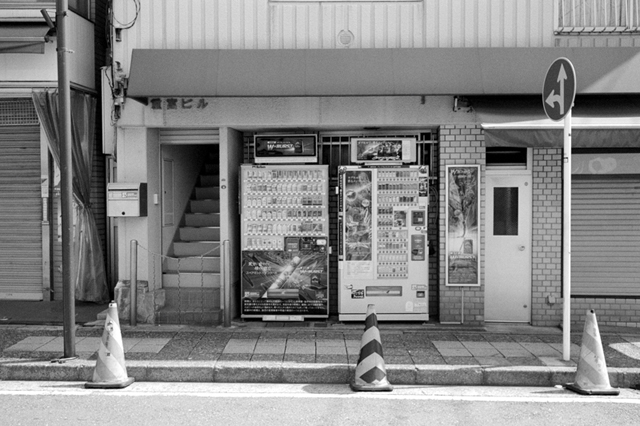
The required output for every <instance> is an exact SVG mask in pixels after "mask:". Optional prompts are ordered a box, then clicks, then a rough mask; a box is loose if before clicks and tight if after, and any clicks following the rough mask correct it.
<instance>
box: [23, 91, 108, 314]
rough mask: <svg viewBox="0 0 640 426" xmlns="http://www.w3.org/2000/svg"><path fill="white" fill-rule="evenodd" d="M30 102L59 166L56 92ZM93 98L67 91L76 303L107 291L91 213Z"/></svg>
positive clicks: (43, 93) (39, 95)
mask: <svg viewBox="0 0 640 426" xmlns="http://www.w3.org/2000/svg"><path fill="white" fill-rule="evenodd" d="M33 102H34V104H35V106H36V111H37V112H38V117H39V118H40V122H41V123H42V126H43V128H44V130H45V133H46V135H47V140H48V144H49V150H50V151H51V154H52V156H53V158H54V160H55V162H56V165H57V166H58V167H60V137H59V135H60V133H59V128H58V123H59V116H58V91H57V90H52V89H45V90H35V91H34V92H33ZM95 115H96V99H95V98H94V97H92V96H90V95H87V94H83V93H80V92H77V91H72V92H71V138H72V158H73V166H72V173H73V198H74V201H75V202H74V207H75V209H76V212H75V214H76V217H77V222H76V224H75V226H74V229H73V256H74V262H73V264H74V266H75V270H74V271H73V273H72V277H73V281H74V285H75V297H76V300H81V301H86V302H97V303H102V302H107V301H108V300H109V290H108V288H107V280H106V274H105V268H104V256H103V254H102V246H101V243H100V237H99V234H98V229H97V226H96V222H95V219H94V214H93V212H92V210H91V201H90V200H91V176H92V170H91V169H92V164H93V151H94V146H95V121H96V117H95Z"/></svg>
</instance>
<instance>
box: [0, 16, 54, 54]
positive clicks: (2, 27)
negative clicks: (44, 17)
mask: <svg viewBox="0 0 640 426" xmlns="http://www.w3.org/2000/svg"><path fill="white" fill-rule="evenodd" d="M48 32H49V27H48V26H47V25H46V24H44V22H43V23H42V24H40V23H7V22H3V23H0V53H44V44H45V43H46V42H47V41H48V36H47V33H48Z"/></svg>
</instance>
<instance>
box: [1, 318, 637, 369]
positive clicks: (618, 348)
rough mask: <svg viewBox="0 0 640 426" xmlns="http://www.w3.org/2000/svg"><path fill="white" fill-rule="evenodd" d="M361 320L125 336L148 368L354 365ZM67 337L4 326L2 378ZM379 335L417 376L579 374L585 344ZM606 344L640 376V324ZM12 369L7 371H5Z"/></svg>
mask: <svg viewBox="0 0 640 426" xmlns="http://www.w3.org/2000/svg"><path fill="white" fill-rule="evenodd" d="M254 326H255V324H254ZM361 327H362V326H361V325H353V326H351V325H350V326H344V325H340V326H333V327H332V326H328V327H325V328H314V327H286V326H283V327H280V328H277V327H265V326H262V327H260V324H257V327H253V328H252V327H251V326H238V327H233V328H230V329H224V328H213V329H212V328H189V327H171V326H166V327H160V326H138V327H128V326H126V325H125V326H123V327H122V341H123V346H124V354H125V359H126V360H127V365H130V364H132V363H136V362H138V361H139V362H140V363H143V362H145V361H147V363H146V364H144V365H145V366H147V368H149V367H148V366H149V365H153V362H165V364H166V363H171V362H177V363H180V365H182V366H188V365H189V362H192V363H194V364H193V365H196V363H205V364H197V365H211V366H213V365H216V366H217V368H220V367H221V366H224V367H225V368H230V367H234V366H235V367H240V366H242V368H245V369H247V368H248V369H251V368H258V367H260V368H279V369H286V368H290V367H299V368H302V367H303V366H306V367H309V368H313V367H314V366H315V367H316V368H320V367H321V366H323V368H324V366H327V365H332V366H343V367H345V368H347V369H350V371H352V370H353V368H355V365H357V362H358V356H359V351H360V346H361V337H362V328H361ZM62 336H63V334H62V328H61V327H36V326H17V325H16V326H9V325H3V326H0V378H2V377H3V376H2V368H3V367H4V368H9V367H10V366H11V368H13V365H14V364H16V362H17V361H18V360H20V361H21V362H32V363H37V362H49V361H50V360H52V359H55V358H59V357H61V356H62V353H63V345H64V341H63V337H62ZM101 336H102V327H100V326H95V327H82V328H79V329H78V331H77V332H76V342H75V343H76V355H77V357H78V360H81V361H82V360H84V361H86V363H85V365H86V364H87V363H88V364H89V365H90V364H91V362H93V364H95V360H96V359H97V350H98V348H99V346H100V341H101ZM380 336H381V341H382V346H383V354H384V360H385V364H386V366H387V368H389V369H390V370H393V371H400V370H402V371H405V370H406V371H413V372H414V373H413V374H414V375H415V374H416V373H415V371H421V370H424V369H428V368H431V369H438V368H439V369H441V370H442V369H446V368H455V369H462V368H469V367H476V368H477V369H479V370H477V371H481V372H482V373H483V374H484V375H486V374H487V371H490V369H499V368H504V369H506V370H505V371H515V370H518V369H519V370H520V371H525V372H526V371H528V370H527V369H532V368H538V369H539V370H540V371H541V372H546V373H545V374H549V371H555V370H553V369H559V370H557V371H562V372H564V373H570V372H574V373H575V368H576V365H577V362H578V361H579V358H580V349H581V347H580V345H581V333H580V332H575V333H573V334H572V335H571V340H572V343H571V361H563V360H562V347H563V346H562V332H561V331H560V330H559V329H554V328H536V327H524V328H523V327H490V326H488V327H486V328H478V329H471V330H465V329H461V328H459V329H456V328H455V327H440V328H434V327H431V328H429V327H415V326H413V327H408V328H404V329H403V328H402V327H401V326H395V327H393V326H392V327H386V328H385V326H384V325H381V326H380ZM602 346H603V350H604V353H605V358H606V362H607V366H608V367H609V368H610V369H621V373H620V374H627V375H628V374H633V376H629V377H633V378H632V379H631V380H635V377H636V375H637V377H639V379H638V380H640V330H638V329H617V330H612V331H610V332H602ZM135 365H138V364H135ZM140 365H142V364H140ZM622 370H624V371H622ZM459 371H463V370H459ZM464 371H467V370H464ZM474 371H476V370H474ZM536 371H537V370H536ZM7 374H8V373H6V372H5V376H7ZM11 374H13V373H11ZM10 377H11V378H13V377H15V376H14V375H10ZM249 377H250V376H249ZM625 377H627V376H625ZM398 379H399V376H398ZM274 380H275V379H274ZM302 380H304V377H303V378H302ZM314 380H315V379H314ZM319 380H321V379H319ZM409 380H411V379H409ZM625 380H627V379H625Z"/></svg>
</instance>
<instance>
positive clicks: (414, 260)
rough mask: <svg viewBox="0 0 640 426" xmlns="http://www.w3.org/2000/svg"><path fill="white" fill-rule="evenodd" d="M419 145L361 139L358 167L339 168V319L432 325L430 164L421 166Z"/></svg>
mask: <svg viewBox="0 0 640 426" xmlns="http://www.w3.org/2000/svg"><path fill="white" fill-rule="evenodd" d="M415 143H416V141H415V140H411V139H389V138H385V139H370V138H368V139H354V140H352V144H351V150H352V151H351V156H352V162H361V163H363V164H362V165H359V166H345V167H341V168H340V206H339V237H340V244H339V256H338V260H339V265H338V268H339V279H338V303H339V306H338V313H339V320H340V321H348V320H354V321H361V320H364V319H365V316H366V312H367V306H368V305H369V304H374V305H375V310H376V314H377V317H378V319H380V320H391V321H428V320H429V246H428V245H429V244H428V238H427V224H428V220H427V210H428V205H429V194H428V178H429V170H428V167H427V166H413V165H404V164H403V163H405V162H411V161H415Z"/></svg>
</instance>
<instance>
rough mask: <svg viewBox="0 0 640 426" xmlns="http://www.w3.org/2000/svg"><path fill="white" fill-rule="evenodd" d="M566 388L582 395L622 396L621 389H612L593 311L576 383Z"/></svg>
mask: <svg viewBox="0 0 640 426" xmlns="http://www.w3.org/2000/svg"><path fill="white" fill-rule="evenodd" d="M565 387H566V388H567V389H569V390H572V391H574V392H577V393H579V394H582V395H618V394H620V389H616V388H612V387H611V385H610V384H609V374H608V373H607V363H606V362H605V359H604V351H603V350H602V341H601V340H600V332H599V331H598V323H597V321H596V313H595V312H594V311H593V309H592V310H589V311H587V319H586V321H585V324H584V332H583V333H582V347H581V348H580V360H579V361H578V369H577V371H576V379H575V382H574V383H568V384H566V385H565Z"/></svg>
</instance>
